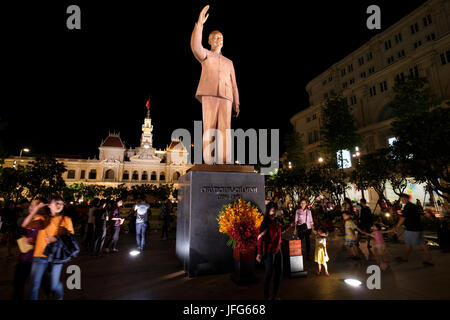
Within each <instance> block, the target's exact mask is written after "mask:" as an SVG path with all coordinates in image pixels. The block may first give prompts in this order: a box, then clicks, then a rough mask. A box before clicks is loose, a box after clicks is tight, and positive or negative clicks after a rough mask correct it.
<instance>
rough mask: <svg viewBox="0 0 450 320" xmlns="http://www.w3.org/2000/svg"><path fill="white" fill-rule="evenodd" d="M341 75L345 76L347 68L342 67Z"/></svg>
mask: <svg viewBox="0 0 450 320" xmlns="http://www.w3.org/2000/svg"><path fill="white" fill-rule="evenodd" d="M341 76H342V77H343V76H345V69H342V70H341Z"/></svg>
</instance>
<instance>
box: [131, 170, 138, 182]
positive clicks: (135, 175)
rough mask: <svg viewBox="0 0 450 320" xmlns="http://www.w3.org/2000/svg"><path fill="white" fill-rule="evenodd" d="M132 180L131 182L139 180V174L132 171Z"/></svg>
mask: <svg viewBox="0 0 450 320" xmlns="http://www.w3.org/2000/svg"><path fill="white" fill-rule="evenodd" d="M132 179H133V180H139V174H138V172H137V171H133V177H132Z"/></svg>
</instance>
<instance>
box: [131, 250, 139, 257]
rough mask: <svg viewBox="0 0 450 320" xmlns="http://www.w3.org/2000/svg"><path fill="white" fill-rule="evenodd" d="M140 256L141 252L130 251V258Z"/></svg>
mask: <svg viewBox="0 0 450 320" xmlns="http://www.w3.org/2000/svg"><path fill="white" fill-rule="evenodd" d="M138 254H140V252H139V251H137V250H131V251H130V256H132V257H134V256H137V255H138Z"/></svg>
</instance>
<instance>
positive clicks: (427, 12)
mask: <svg viewBox="0 0 450 320" xmlns="http://www.w3.org/2000/svg"><path fill="white" fill-rule="evenodd" d="M343 41H344V40H343ZM410 75H411V76H420V77H427V78H428V80H429V83H430V87H431V89H432V90H433V91H434V92H435V93H437V94H438V95H439V96H440V97H441V98H442V99H443V100H444V101H450V1H446V0H429V1H427V2H425V3H424V4H423V5H422V6H420V7H419V8H417V9H416V10H414V11H413V12H411V13H410V14H409V15H407V16H406V17H404V18H402V19H401V20H400V21H398V22H397V23H395V24H394V25H392V26H390V27H389V28H387V29H385V30H384V31H383V32H381V33H379V34H377V35H376V36H374V37H373V38H371V39H370V40H369V41H368V42H367V43H365V44H364V45H363V46H361V47H360V48H358V49H357V50H355V51H353V52H351V53H350V54H349V55H347V56H346V57H344V58H343V59H341V60H340V61H338V62H336V63H335V64H333V65H332V66H331V67H330V68H328V69H327V70H325V71H324V72H322V73H321V74H320V75H318V76H317V77H316V78H314V79H313V80H311V81H310V82H309V83H308V84H307V86H306V90H307V92H308V95H309V106H308V107H307V108H306V109H304V110H302V111H300V112H299V113H297V114H296V115H294V116H293V117H292V118H291V123H292V125H293V126H294V128H295V130H296V131H297V132H298V133H300V134H301V135H302V137H303V139H304V140H303V142H304V151H305V153H306V159H307V160H308V161H309V162H310V163H311V164H313V163H315V162H318V161H319V158H320V156H321V155H320V127H321V123H320V122H321V110H322V107H323V106H324V103H325V102H326V100H327V98H328V97H330V96H333V95H335V94H342V95H343V96H344V97H346V98H347V101H348V104H349V106H350V107H351V109H352V113H353V116H354V118H355V121H356V126H357V129H358V132H359V134H360V135H361V136H362V137H363V144H362V145H360V146H355V150H349V151H350V152H351V153H353V154H356V151H359V154H361V155H363V154H365V153H370V152H373V151H374V150H376V149H379V148H383V147H387V146H388V145H389V143H390V142H392V139H394V138H395V137H393V136H392V134H391V130H390V128H391V122H392V117H393V115H392V112H391V110H390V108H389V106H388V103H389V102H390V101H391V99H392V98H393V95H394V92H393V89H392V88H393V86H394V84H395V80H396V79H405V78H407V77H408V76H410ZM356 147H358V148H357V149H358V150H356ZM349 158H350V160H351V159H352V157H349ZM388 189H389V187H388ZM408 191H409V192H410V194H412V195H414V198H420V199H421V201H423V199H424V198H425V196H426V195H425V194H424V192H425V191H424V188H423V186H421V185H416V184H415V183H414V182H413V181H411V183H410V185H409V186H408ZM386 193H387V195H388V197H389V196H390V197H391V198H396V197H395V194H394V193H393V192H392V191H390V190H387V191H386ZM352 195H353V199H356V200H357V199H359V198H360V196H361V195H360V194H358V191H357V190H356V188H355V186H353V193H352ZM374 197H375V196H374V192H369V198H374ZM369 200H370V199H369ZM375 200H376V198H375Z"/></svg>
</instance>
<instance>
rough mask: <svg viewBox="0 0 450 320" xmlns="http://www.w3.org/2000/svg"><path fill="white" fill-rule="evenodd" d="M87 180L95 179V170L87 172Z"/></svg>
mask: <svg viewBox="0 0 450 320" xmlns="http://www.w3.org/2000/svg"><path fill="white" fill-rule="evenodd" d="M89 179H97V170H95V169H91V171H89Z"/></svg>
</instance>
